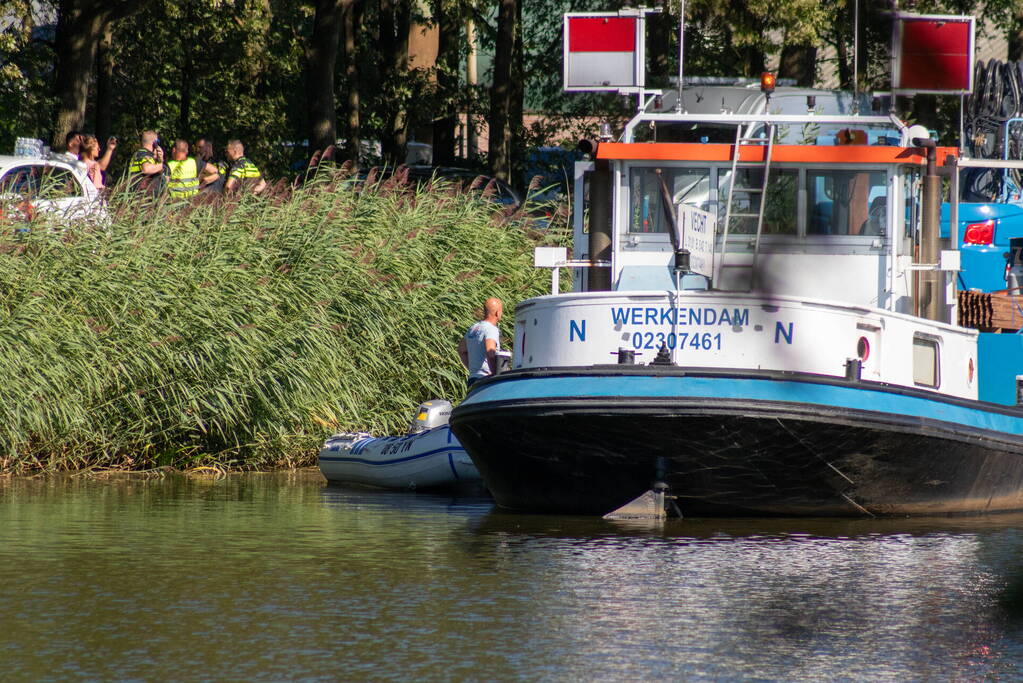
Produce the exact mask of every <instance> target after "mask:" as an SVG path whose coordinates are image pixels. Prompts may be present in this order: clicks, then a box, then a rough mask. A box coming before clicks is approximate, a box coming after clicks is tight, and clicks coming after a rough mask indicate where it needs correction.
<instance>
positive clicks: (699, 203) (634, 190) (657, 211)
mask: <svg viewBox="0 0 1023 683" xmlns="http://www.w3.org/2000/svg"><path fill="white" fill-rule="evenodd" d="M662 178H663V181H664V183H665V185H667V188H668V192H669V193H670V194H671V199H672V203H674V204H686V205H688V206H693V207H696V208H697V209H702V210H703V211H712V210H713V209H712V206H711V195H710V188H711V184H710V169H709V168H665V169H661V174H658V173H657V169H655V168H633V169H632V170H631V171H630V173H629V197H630V198H631V200H630V206H629V232H641V233H644V232H645V233H649V232H661V233H666V232H668V226H669V223H668V221H667V219H666V217H665V214H664V200H663V199H662V195H661V180H662Z"/></svg>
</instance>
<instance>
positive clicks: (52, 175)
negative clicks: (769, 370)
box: [0, 154, 107, 224]
mask: <svg viewBox="0 0 1023 683" xmlns="http://www.w3.org/2000/svg"><path fill="white" fill-rule="evenodd" d="M36 219H41V220H53V221H54V222H58V223H61V224H68V223H72V222H76V221H80V220H89V221H92V222H105V221H106V219H107V212H106V208H105V207H104V204H103V201H102V199H101V197H100V193H99V190H97V189H96V186H95V185H93V183H92V181H91V180H89V178H88V176H86V174H85V165H84V164H82V163H81V162H77V161H72V160H71V159H70V157H68V156H66V155H61V154H58V155H53V154H51V155H48V156H46V157H37V156H9V155H0V224H3V223H28V222H31V221H33V220H36Z"/></svg>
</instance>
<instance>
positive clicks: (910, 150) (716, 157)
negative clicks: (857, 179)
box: [597, 142, 957, 165]
mask: <svg viewBox="0 0 1023 683" xmlns="http://www.w3.org/2000/svg"><path fill="white" fill-rule="evenodd" d="M734 147H735V145H730V144H710V143H694V142H602V143H600V144H599V145H598V146H597V158H598V159H608V160H622V161H631V160H635V161H731V160H732V149H733V148H734ZM766 150H767V147H766V146H764V145H741V146H740V149H739V152H740V154H741V156H740V157H739V160H740V161H752V162H756V161H760V162H762V161H763V160H764V153H765V152H766ZM948 155H951V156H956V155H957V150H956V148H955V147H939V148H938V164H939V165H940V164H942V163H944V160H945V157H946V156H948ZM771 162H772V163H775V162H780V163H784V162H792V163H800V162H801V163H814V164H917V165H924V164H926V163H927V155H926V152H925V151H924V150H922V149H920V148H918V147H888V146H880V145H835V146H826V145H822V146H813V145H775V146H774V150H773V152H772V153H771Z"/></svg>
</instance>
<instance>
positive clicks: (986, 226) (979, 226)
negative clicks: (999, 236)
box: [963, 220, 995, 244]
mask: <svg viewBox="0 0 1023 683" xmlns="http://www.w3.org/2000/svg"><path fill="white" fill-rule="evenodd" d="M994 241H995V222H994V220H986V221H984V222H983V223H970V224H969V225H967V226H966V234H965V235H963V244H991V243H992V242H994Z"/></svg>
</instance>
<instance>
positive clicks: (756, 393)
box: [462, 375, 1023, 435]
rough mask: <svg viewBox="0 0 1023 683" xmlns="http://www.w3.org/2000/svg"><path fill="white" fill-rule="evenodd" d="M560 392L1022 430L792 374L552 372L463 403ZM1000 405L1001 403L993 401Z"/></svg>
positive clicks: (494, 387) (502, 384)
mask: <svg viewBox="0 0 1023 683" xmlns="http://www.w3.org/2000/svg"><path fill="white" fill-rule="evenodd" d="M559 398H563V399H570V398H606V399H609V400H612V401H613V400H614V399H616V398H620V399H629V398H662V399H671V398H708V399H733V400H740V401H751V402H756V401H782V402H788V403H794V404H803V405H809V406H814V405H817V406H827V407H831V408H848V409H853V410H864V411H873V412H883V413H891V414H894V415H902V416H908V417H919V418H926V419H929V420H937V421H943V422H948V423H951V425H960V426H965V427H973V428H975V429H984V430H990V431H996V432H1002V433H1005V434H1017V435H1023V414H1021V416H1020V417H1016V416H1013V415H1006V414H1004V413H1000V412H995V411H992V410H986V409H984V408H983V406H982V405H978V407H976V408H974V407H970V406H964V405H956V404H954V403H948V402H945V401H942V400H940V399H939V400H931V399H927V398H924V397H921V396H906V395H903V394H899V393H894V392H889V391H884V390H883V389H878V388H874V387H871V386H869V385H860V386H837V385H834V384H817V383H814V382H799V381H791V380H775V379H759V378H743V377H699V376H678V377H652V376H647V375H631V376H622V375H614V376H554V377H523V378H516V379H514V380H512V379H508V380H505V381H496V382H493V383H490V384H486V385H484V386H481V387H479V388H478V389H477V390H476V391H474V392H472V393H471V394H470V395H469V396H468V398H466V400H465V401H463V402H462V406H465V407H468V406H474V407H482V406H483V405H486V404H488V403H491V402H497V401H501V402H504V401H527V400H545V399H547V400H552V399H553V400H556V399H559ZM998 407H999V408H1001V409H1003V410H1004V409H1005V406H998Z"/></svg>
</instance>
